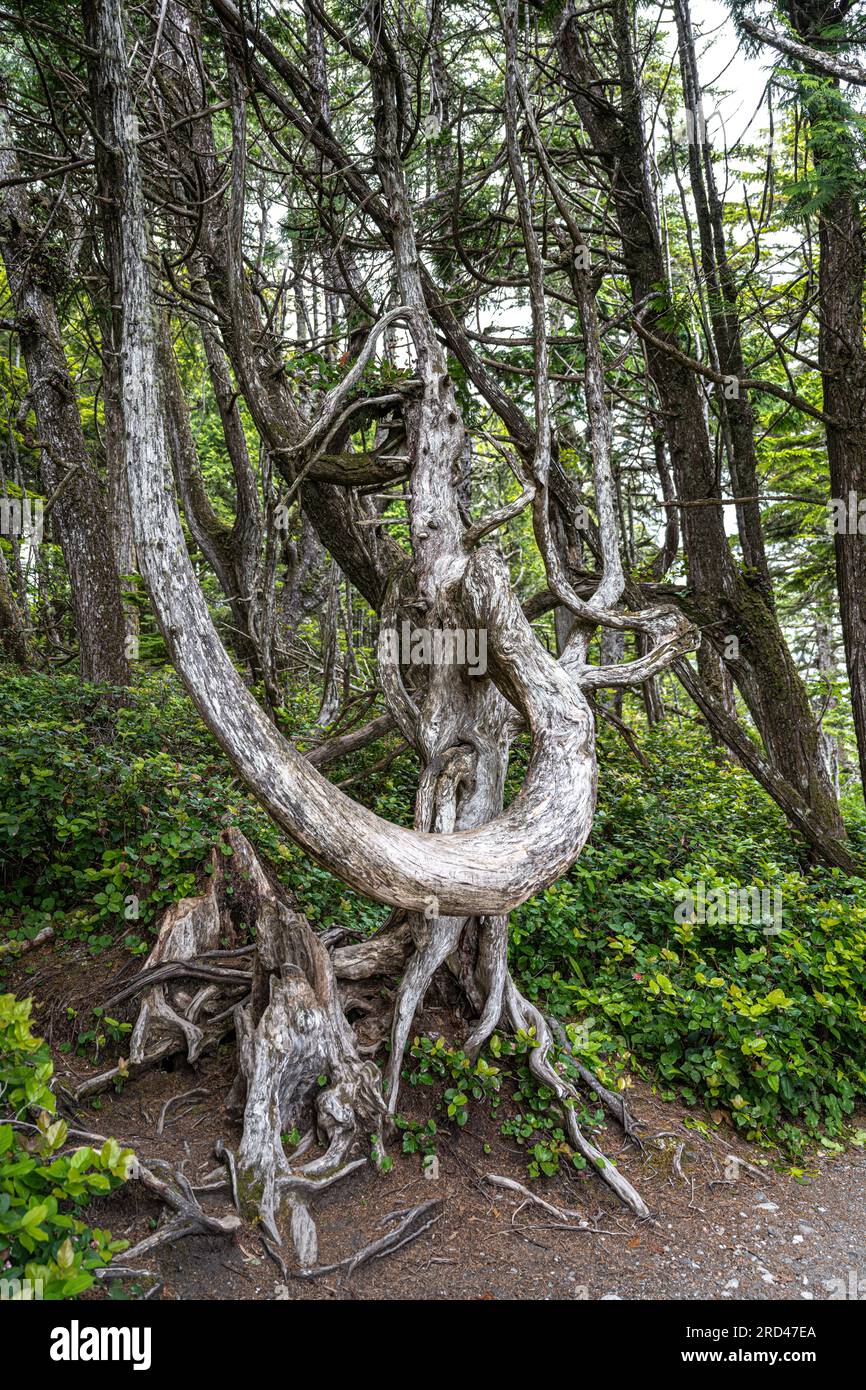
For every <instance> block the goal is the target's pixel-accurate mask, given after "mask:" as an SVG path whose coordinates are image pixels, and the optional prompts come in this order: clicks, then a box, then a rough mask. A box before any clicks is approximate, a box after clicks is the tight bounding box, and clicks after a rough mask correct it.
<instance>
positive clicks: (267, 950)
mask: <svg viewBox="0 0 866 1390" xmlns="http://www.w3.org/2000/svg"><path fill="white" fill-rule="evenodd" d="M226 848H228V849H229V850H230V851H231V854H230V855H227V854H226V853H225V849H226ZM241 924H244V925H245V926H246V928H247V929H253V930H254V931H255V944H254V946H253V947H244V946H238V945H237V940H238V930H239V928H240V926H241ZM346 935H347V933H346V932H344V931H342V930H332V931H330V932H325V933H317V932H315V931H314V930H313V929H312V927H311V926H310V924H309V922H308V921H307V920H306V918H305V917H304V915H303V914H302V913H301V912H300V911H299V909H298V906H297V903H296V902H295V901H294V899H293V898H292V896H291V894H290V893H289V892H288V891H287V890H286V889H285V888H284V887H283V886H282V885H280V884H279V883H278V882H277V880H276V879H275V878H273V877H272V876H271V875H270V874H269V873H268V872H267V871H266V869H265V868H264V867H263V865H262V864H261V862H260V861H259V860H258V858H257V856H256V855H255V853H254V851H253V850H252V848H251V846H250V845H249V844H248V842H247V841H246V840H245V839H244V837H243V836H242V835H241V834H240V832H239V831H237V830H236V829H231V830H228V831H226V832H225V834H224V836H223V843H222V844H221V845H220V846H217V848H216V849H215V850H214V853H213V855H212V859H211V864H210V874H209V880H208V885H207V890H206V892H205V893H204V894H202V896H200V897H198V898H187V899H184V900H183V901H182V902H179V903H176V904H175V905H174V906H172V907H171V908H169V909H168V911H167V912H166V914H165V916H164V917H163V920H162V923H161V925H160V929H159V933H158V937H157V941H156V945H155V946H154V949H153V951H152V952H151V954H150V956H149V958H148V960H147V962H146V965H145V967H144V969H143V970H142V971H141V972H140V973H139V974H138V975H137V976H136V977H135V979H133V980H132V981H131V982H129V983H128V984H127V985H125V986H124V987H123V989H122V990H120V991H118V992H117V993H115V995H114V996H113V997H112V998H111V1000H109V1001H106V1002H107V1003H110V1004H111V1005H116V1004H117V1003H118V1002H122V1001H123V1000H125V999H130V998H133V997H134V996H136V995H140V996H141V999H140V1005H139V1012H138V1017H137V1020H136V1024H135V1028H134V1031H133V1033H132V1038H131V1047H130V1056H129V1060H128V1062H123V1063H121V1064H120V1065H119V1066H118V1067H117V1068H113V1069H111V1071H109V1072H104V1073H102V1074H101V1075H100V1076H99V1077H95V1078H91V1079H90V1080H89V1081H87V1082H85V1083H83V1085H81V1086H79V1088H78V1091H77V1093H76V1095H77V1098H80V1097H82V1096H85V1095H89V1094H92V1093H93V1091H94V1090H96V1089H101V1088H103V1087H104V1086H106V1085H109V1084H111V1080H113V1079H114V1078H115V1077H117V1076H120V1075H122V1076H134V1075H135V1074H136V1073H139V1072H141V1071H142V1070H144V1069H146V1068H147V1067H150V1066H154V1065H156V1064H157V1063H158V1062H160V1061H161V1060H162V1059H164V1058H165V1057H167V1056H169V1055H171V1054H172V1053H178V1052H181V1053H184V1054H185V1055H186V1058H187V1060H188V1061H190V1062H192V1063H195V1062H196V1061H197V1059H198V1058H200V1057H201V1055H202V1053H203V1051H204V1050H205V1049H206V1048H210V1047H213V1046H214V1045H215V1044H216V1043H217V1042H219V1040H220V1039H221V1038H222V1037H223V1036H225V1034H226V1033H228V1032H231V1031H234V1033H235V1035H236V1038H237V1048H238V1051H237V1056H238V1070H237V1074H236V1076H235V1080H234V1083H233V1085H232V1087H231V1091H230V1093H229V1095H228V1097H227V1101H226V1105H227V1108H228V1110H229V1112H230V1113H233V1114H235V1115H236V1116H237V1117H238V1118H239V1119H241V1121H242V1136H241V1141H240V1145H239V1147H238V1150H237V1153H236V1154H235V1153H233V1152H232V1151H231V1150H229V1149H228V1148H226V1146H225V1145H223V1144H222V1143H220V1144H218V1145H217V1151H216V1152H217V1157H218V1158H219V1159H220V1161H221V1163H222V1164H223V1165H224V1166H223V1167H221V1168H218V1169H217V1170H216V1171H215V1172H214V1173H212V1174H210V1175H209V1176H208V1177H207V1178H205V1179H203V1184H204V1185H203V1186H200V1187H199V1188H198V1189H196V1190H197V1192H215V1191H218V1190H222V1189H225V1188H229V1190H230V1193H231V1197H232V1202H233V1204H234V1207H235V1209H236V1211H235V1212H234V1213H232V1214H231V1215H229V1216H224V1217H210V1216H208V1215H206V1214H205V1213H204V1212H203V1211H202V1208H201V1206H200V1204H199V1202H198V1199H197V1196H196V1194H195V1192H194V1191H193V1189H192V1188H191V1187H190V1185H189V1183H188V1182H187V1180H186V1179H185V1178H181V1177H180V1175H175V1179H176V1182H177V1186H172V1185H170V1184H165V1183H163V1182H162V1181H161V1180H160V1179H157V1178H156V1177H155V1176H154V1175H153V1174H152V1173H151V1174H149V1178H148V1180H147V1185H148V1186H150V1187H151V1190H153V1191H156V1192H158V1195H160V1196H162V1198H163V1200H165V1201H166V1202H167V1203H168V1205H169V1206H170V1207H172V1209H173V1211H174V1216H173V1217H172V1219H171V1220H170V1221H169V1222H167V1223H166V1224H165V1226H163V1227H162V1228H160V1229H159V1230H158V1231H156V1232H154V1233H153V1235H151V1236H148V1237H146V1238H145V1240H143V1241H142V1242H140V1243H139V1245H138V1246H136V1247H135V1250H134V1252H131V1255H130V1256H129V1257H127V1258H131V1256H132V1255H134V1257H135V1258H138V1257H140V1256H142V1255H145V1254H146V1253H147V1252H148V1251H149V1250H151V1249H153V1248H154V1246H157V1245H159V1244H162V1243H164V1242H165V1241H170V1240H175V1239H178V1238H180V1237H181V1236H183V1235H187V1234H190V1233H192V1232H193V1231H195V1230H199V1231H201V1230H207V1231H209V1232H211V1233H214V1234H216V1233H220V1234H228V1233H230V1232H231V1231H232V1230H234V1229H235V1228H236V1226H237V1224H238V1223H239V1220H240V1216H244V1217H248V1218H249V1217H253V1218H254V1219H258V1220H259V1221H260V1222H261V1226H262V1229H263V1232H264V1233H265V1236H266V1237H267V1240H268V1241H269V1242H270V1243H271V1244H269V1247H268V1248H269V1249H271V1250H272V1251H278V1249H279V1247H280V1245H281V1240H282V1236H281V1230H280V1216H281V1213H282V1215H283V1217H284V1218H286V1217H287V1218H288V1224H289V1226H290V1230H291V1237H292V1243H293V1245H294V1248H295V1254H296V1257H297V1261H298V1265H299V1270H300V1273H301V1275H302V1276H303V1277H313V1276H315V1275H318V1274H324V1273H328V1272H333V1271H334V1270H346V1271H348V1272H349V1273H351V1270H352V1269H354V1268H355V1267H356V1266H357V1265H358V1264H359V1263H361V1262H362V1261H363V1260H366V1259H373V1258H379V1257H381V1256H382V1255H385V1254H387V1253H389V1251H391V1250H394V1249H398V1248H399V1247H400V1246H401V1245H403V1244H405V1243H406V1242H407V1241H408V1240H412V1239H415V1238H417V1236H418V1235H419V1234H420V1233H421V1232H422V1231H423V1230H426V1229H427V1228H428V1226H429V1225H430V1224H431V1222H432V1221H433V1220H436V1219H437V1215H436V1209H437V1207H438V1204H436V1203H424V1204H422V1206H421V1207H418V1208H415V1209H414V1210H413V1211H412V1212H410V1213H408V1214H404V1213H395V1216H397V1215H399V1216H402V1217H404V1219H403V1220H401V1221H400V1222H399V1223H398V1225H397V1226H396V1227H395V1229H394V1230H393V1231H391V1232H389V1233H388V1234H387V1235H386V1236H383V1237H382V1238H380V1239H379V1240H377V1241H374V1242H373V1243H372V1245H370V1246H368V1247H366V1248H365V1250H363V1251H360V1252H358V1253H357V1254H355V1255H352V1256H351V1257H347V1258H346V1259H345V1260H340V1261H337V1262H336V1263H335V1264H327V1265H318V1264H317V1260H318V1240H317V1235H316V1224H315V1219H314V1215H313V1210H312V1208H313V1207H314V1204H315V1201H316V1198H317V1197H318V1196H319V1195H320V1194H321V1193H322V1192H324V1191H326V1190H328V1189H329V1188H330V1187H332V1186H333V1185H334V1184H335V1183H337V1182H341V1181H342V1180H343V1179H344V1178H346V1177H348V1176H350V1175H351V1174H352V1173H353V1172H355V1171H357V1170H358V1169H359V1168H361V1167H363V1166H364V1165H365V1164H366V1163H367V1162H368V1161H369V1160H370V1159H371V1158H372V1160H373V1161H374V1162H376V1163H377V1164H379V1163H381V1160H382V1157H383V1155H384V1142H385V1135H386V1132H387V1129H388V1126H389V1123H390V1118H391V1117H392V1116H393V1115H394V1114H395V1112H396V1107H397V1100H398V1095H399V1086H400V1076H401V1071H402V1066H403V1055H404V1051H405V1047H406V1044H407V1042H408V1039H409V1036H410V1032H411V1029H412V1026H413V1023H414V1020H415V1017H416V1014H417V1012H418V1010H419V1009H420V1007H421V1005H422V1004H423V1001H424V997H425V994H426V992H427V990H428V987H429V986H430V984H431V982H432V980H433V977H434V976H435V975H436V973H437V971H439V970H440V968H442V967H443V966H444V965H445V964H446V962H447V965H448V967H449V969H450V971H451V974H452V975H453V976H454V977H456V979H457V981H458V985H457V986H456V987H457V988H459V989H460V991H461V997H463V998H465V999H466V1000H468V1002H469V1005H470V1007H471V1008H472V1010H473V1011H474V1013H475V1014H476V1019H475V1022H474V1024H473V1025H472V1026H471V1027H470V1030H469V1034H468V1037H467V1039H466V1042H465V1050H466V1052H467V1054H468V1055H469V1056H470V1057H472V1058H475V1057H477V1055H478V1053H479V1052H480V1050H481V1048H482V1047H483V1046H484V1044H485V1042H486V1041H487V1040H488V1039H489V1038H490V1036H491V1035H492V1033H493V1032H494V1030H495V1029H496V1028H497V1027H499V1026H501V1025H502V1024H504V1023H508V1024H510V1026H511V1027H512V1028H514V1029H515V1031H517V1030H520V1031H522V1032H523V1033H525V1034H529V1035H530V1036H534V1037H535V1039H536V1040H537V1045H536V1046H535V1047H534V1048H533V1049H532V1051H531V1052H530V1054H529V1065H530V1068H531V1071H532V1073H533V1075H534V1076H535V1077H536V1078H537V1080H538V1081H539V1082H540V1083H541V1084H543V1085H544V1086H546V1087H548V1088H550V1090H551V1091H553V1093H554V1094H555V1095H556V1097H557V1098H558V1100H559V1102H560V1104H561V1107H562V1113H563V1121H564V1124H565V1127H566V1129H567V1132H568V1136H569V1141H570V1143H571V1144H572V1146H573V1147H574V1148H575V1149H576V1150H577V1151H578V1152H579V1153H581V1154H582V1155H583V1156H584V1157H585V1158H586V1159H587V1161H588V1162H589V1163H590V1164H591V1165H592V1167H593V1168H595V1169H596V1170H597V1172H598V1174H599V1176H600V1177H601V1178H602V1180H603V1181H604V1182H606V1183H607V1184H608V1186H609V1187H610V1188H611V1189H612V1190H613V1191H614V1192H615V1193H616V1194H617V1196H618V1197H619V1198H620V1199H621V1200H622V1201H623V1202H624V1203H625V1204H626V1205H627V1206H628V1207H629V1208H630V1209H631V1210H632V1211H633V1212H635V1213H636V1214H637V1215H638V1216H641V1217H645V1216H648V1215H649V1212H648V1210H647V1207H646V1205H645V1204H644V1202H643V1201H642V1199H641V1197H640V1196H639V1194H638V1193H637V1192H636V1191H635V1189H634V1188H633V1187H632V1185H631V1183H629V1182H628V1180H627V1179H626V1178H625V1177H624V1176H623V1175H622V1174H621V1173H620V1172H619V1170H618V1169H617V1168H616V1166H615V1165H614V1164H613V1163H611V1162H610V1161H608V1160H607V1159H606V1158H605V1157H604V1156H603V1155H602V1154H601V1153H600V1152H599V1150H598V1149H597V1148H596V1147H595V1146H594V1145H593V1144H592V1143H591V1142H590V1140H589V1139H587V1138H586V1136H585V1135H584V1134H583V1133H582V1131H581V1129H580V1127H579V1125H578V1122H577V1115H578V1108H579V1105H580V1096H579V1093H578V1091H577V1089H576V1087H575V1085H574V1084H573V1083H572V1081H571V1080H570V1079H569V1078H568V1077H567V1076H566V1075H564V1074H563V1073H562V1072H561V1071H560V1070H559V1069H558V1067H557V1066H556V1065H555V1064H554V1062H553V1060H552V1057H553V1054H554V1030H555V1029H556V1028H557V1026H556V1025H552V1024H550V1023H549V1022H548V1020H547V1019H546V1018H545V1016H544V1015H543V1014H542V1013H541V1012H540V1010H539V1009H537V1008H536V1007H535V1006H534V1005H533V1004H531V1003H530V1002H529V1001H528V1000H527V999H525V998H524V997H523V995H522V994H521V993H520V991H519V990H518V989H517V987H516V985H515V983H514V981H513V979H512V978H511V975H510V973H509V970H508V919H507V917H505V916H489V917H484V916H482V917H480V918H476V919H466V918H461V917H441V916H433V915H431V916H429V917H427V916H424V915H422V914H420V913H411V914H406V913H403V912H397V911H395V912H394V913H392V915H391V917H390V918H389V920H388V922H387V923H386V924H385V926H384V927H383V928H382V929H381V930H380V931H379V932H378V933H377V934H376V935H375V936H373V937H372V938H370V939H369V940H361V941H357V942H352V943H351V944H342V943H344V941H345V936H346ZM446 973H447V972H446ZM395 975H397V976H400V977H401V978H400V983H399V985H398V986H397V989H396V992H394V991H393V990H390V989H389V988H388V987H387V984H386V981H387V980H388V979H389V978H390V979H391V980H393V978H394V976H395ZM391 1005H393V1007H391ZM391 1015H392V1016H391ZM350 1020H351V1021H350ZM389 1030H390V1040H391V1054H390V1058H389V1060H388V1064H387V1067H386V1071H385V1076H384V1079H383V1077H382V1074H381V1072H380V1070H379V1068H378V1067H377V1066H376V1065H375V1064H374V1063H373V1062H372V1061H371V1060H369V1055H370V1054H371V1053H372V1052H374V1051H375V1050H376V1049H377V1048H378V1046H379V1044H380V1043H381V1042H382V1041H383V1039H384V1038H385V1037H386V1036H387V1035H388V1032H389ZM557 1032H558V1041H559V1044H560V1046H561V1048H562V1049H563V1050H564V1051H566V1052H568V1053H569V1054H571V1055H570V1065H571V1066H572V1067H573V1068H574V1069H575V1070H576V1071H577V1073H578V1075H579V1076H580V1077H581V1079H582V1080H583V1081H584V1082H585V1084H586V1085H587V1086H588V1087H590V1088H591V1090H592V1091H594V1092H595V1093H596V1094H597V1095H598V1096H599V1098H600V1099H601V1101H602V1103H603V1104H604V1105H605V1106H606V1107H607V1109H608V1110H609V1111H610V1112H611V1114H613V1115H614V1116H615V1118H616V1119H617V1120H618V1121H619V1122H620V1123H621V1124H622V1125H623V1128H624V1130H625V1132H626V1134H627V1135H628V1136H630V1137H636V1131H635V1122H634V1120H633V1118H632V1117H631V1116H630V1114H629V1113H628V1111H627V1109H626V1107H625V1105H624V1103H623V1101H622V1100H621V1099H620V1097H619V1096H617V1095H615V1094H614V1093H613V1092H611V1091H609V1090H607V1089H606V1088H605V1087H604V1086H602V1085H601V1083H600V1082H599V1081H598V1080H597V1078H596V1077H594V1076H593V1074H592V1072H590V1071H588V1069H587V1068H586V1067H584V1066H583V1065H582V1063H580V1061H579V1060H578V1059H577V1058H576V1057H574V1055H573V1053H572V1052H571V1047H570V1045H569V1043H568V1039H567V1038H566V1037H565V1035H564V1034H563V1033H562V1030H561V1029H558V1030H557ZM197 1094H198V1093H197V1092H196V1091H193V1092H187V1093H185V1094H183V1095H178V1096H177V1097H174V1098H172V1100H171V1101H169V1102H167V1103H166V1105H165V1106H163V1109H162V1112H161V1114H160V1120H159V1130H160V1132H161V1131H162V1129H163V1128H164V1126H165V1124H166V1122H167V1121H168V1116H169V1112H170V1111H171V1110H172V1109H173V1107H175V1106H177V1105H181V1106H182V1105H183V1104H184V1103H187V1104H188V1103H190V1101H191V1098H193V1097H195V1096H197ZM293 1133H297V1134H298V1135H301V1136H303V1137H302V1138H301V1139H300V1142H298V1143H296V1144H295V1146H294V1149H293V1150H292V1151H291V1152H290V1153H289V1152H287V1147H286V1138H287V1136H288V1135H290V1134H293ZM146 1171H147V1170H142V1172H146ZM143 1180H144V1179H143ZM492 1180H493V1179H491V1181H492ZM496 1181H499V1180H498V1179H497V1180H496ZM501 1185H508V1184H507V1183H506V1181H505V1180H502V1184H501ZM512 1187H513V1184H512ZM518 1187H519V1185H518ZM514 1190H517V1189H516V1188H514ZM521 1192H522V1194H523V1195H524V1200H529V1196H528V1194H527V1192H526V1191H525V1190H523V1189H521ZM532 1200H535V1198H534V1197H533V1198H532ZM542 1205H543V1203H542ZM548 1205H550V1204H548ZM555 1210H556V1212H557V1214H558V1215H565V1213H562V1212H560V1210H559V1208H556V1209H555ZM237 1213H240V1215H238V1214H237ZM567 1216H568V1219H573V1218H574V1217H575V1216H576V1213H568V1214H567ZM274 1257H275V1258H277V1256H276V1255H275V1256H274ZM279 1258H280V1259H281V1258H282V1257H281V1256H280V1257H279Z"/></svg>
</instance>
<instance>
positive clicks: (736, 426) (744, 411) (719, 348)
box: [674, 0, 773, 604]
mask: <svg viewBox="0 0 866 1390" xmlns="http://www.w3.org/2000/svg"><path fill="white" fill-rule="evenodd" d="M674 10H675V14H676V24H677V39H678V46H679V59H680V73H681V76H682V81H683V95H684V97H685V100H686V108H687V110H688V111H689V112H690V113H691V120H690V123H689V127H688V129H689V142H688V143H689V177H690V182H691V188H692V196H693V198H694V201H695V212H696V214H697V223H698V236H699V240H700V247H701V270H702V272H703V276H704V279H705V281H706V287H707V296H708V301H709V306H708V307H709V316H710V326H711V330H712V334H713V338H714V341H715V348H716V354H717V359H718V367H719V370H720V371H721V372H722V373H723V374H724V375H725V376H734V377H742V376H743V375H744V374H745V373H744V359H743V344H742V337H741V331H740V316H739V311H738V306H737V283H736V279H735V277H734V273H733V270H732V268H731V264H730V261H729V258H728V249H727V244H726V241H725V228H724V207H723V204H722V201H721V199H720V198H719V193H718V188H717V186H716V175H715V169H714V167H713V151H712V147H711V144H710V140H709V136H708V133H707V127H706V112H705V110H704V103H703V92H702V89H701V83H700V76H699V73H698V63H697V56H696V54H695V41H694V36H693V34H692V24H691V16H690V14H689V3H688V0H675V5H674ZM716 399H717V403H718V409H719V418H720V421H721V426H722V430H723V433H724V437H725V442H726V446H727V454H728V466H729V469H730V474H731V487H732V490H733V494H734V496H735V497H749V498H752V499H755V498H756V497H757V495H758V457H757V451H756V449H755V420H754V412H753V410H752V406H751V403H750V402H749V399H748V396H747V395H746V393H745V392H744V393H743V394H742V395H741V394H740V393H739V392H738V391H737V392H736V393H735V394H733V395H731V396H730V397H728V396H727V395H726V394H725V389H724V388H723V387H717V388H716ZM736 511H737V530H738V532H739V536H740V545H741V546H742V550H743V563H744V565H745V567H746V570H747V571H750V572H751V577H752V578H753V579H754V580H757V581H758V583H759V584H760V587H761V591H762V593H763V594H764V596H765V597H766V599H767V602H768V603H770V604H772V602H773V588H772V583H771V580H770V570H769V567H768V565H767V554H766V550H765V547H764V533H763V530H762V528H761V512H760V504H759V503H758V502H757V501H755V500H752V501H749V502H740V503H738V504H737V509H736Z"/></svg>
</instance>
